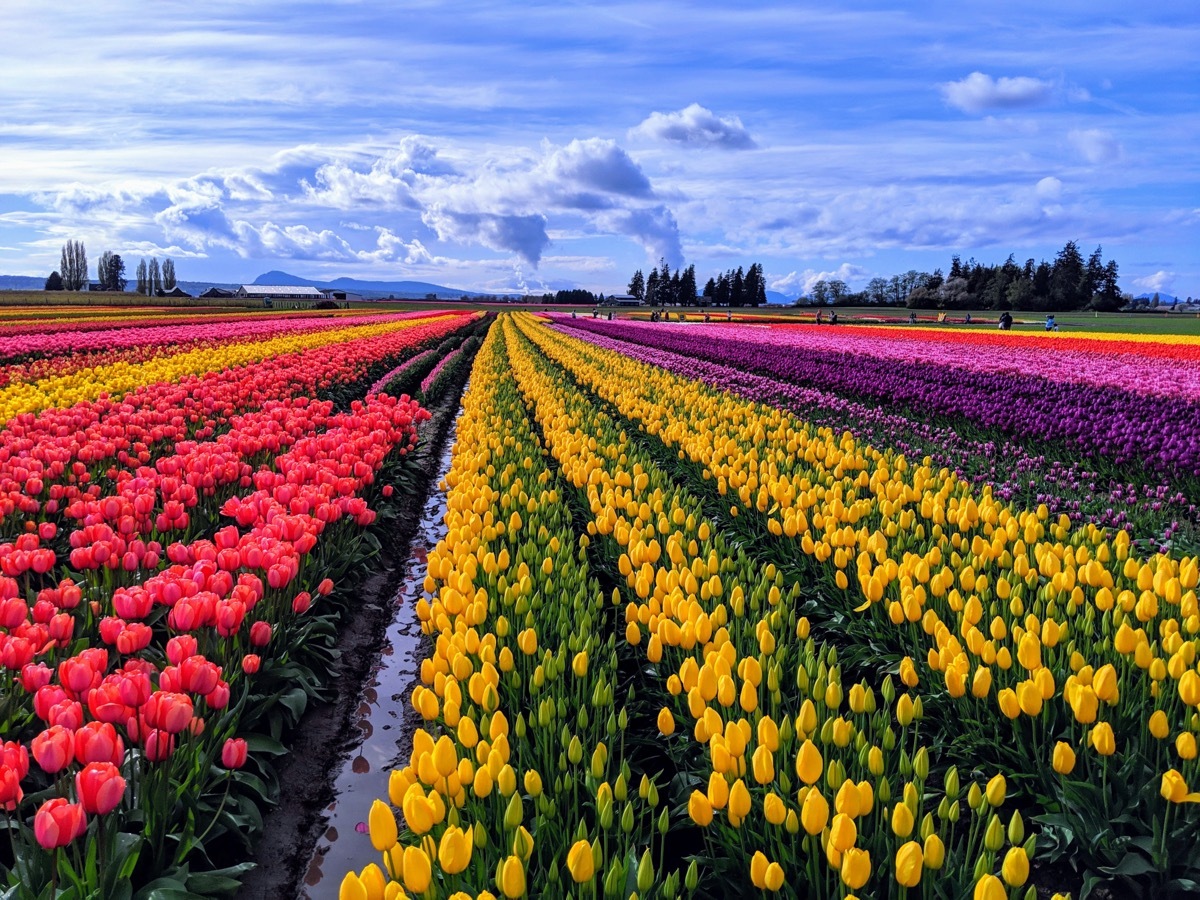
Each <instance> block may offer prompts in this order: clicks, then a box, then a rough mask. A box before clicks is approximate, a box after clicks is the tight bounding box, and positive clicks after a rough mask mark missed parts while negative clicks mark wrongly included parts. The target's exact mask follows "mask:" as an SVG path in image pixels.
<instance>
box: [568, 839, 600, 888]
mask: <svg viewBox="0 0 1200 900" xmlns="http://www.w3.org/2000/svg"><path fill="white" fill-rule="evenodd" d="M567 870H568V871H569V872H570V873H571V877H572V878H573V879H574V880H575V883H576V884H583V883H584V882H585V881H591V880H592V878H593V877H594V876H595V874H596V863H595V860H594V858H593V856H592V845H591V843H590V842H589V841H582V840H581V841H576V842H575V843H574V844H572V845H571V849H570V850H568V851H567Z"/></svg>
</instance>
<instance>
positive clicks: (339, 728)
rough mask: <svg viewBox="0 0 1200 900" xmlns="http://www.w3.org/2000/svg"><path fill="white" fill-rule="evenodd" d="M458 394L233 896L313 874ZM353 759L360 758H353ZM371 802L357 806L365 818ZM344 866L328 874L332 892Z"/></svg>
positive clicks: (262, 896)
mask: <svg viewBox="0 0 1200 900" xmlns="http://www.w3.org/2000/svg"><path fill="white" fill-rule="evenodd" d="M459 396H460V394H459V393H458V392H454V391H452V392H450V393H448V395H447V397H446V399H445V400H443V402H442V403H441V404H440V405H439V406H438V407H437V408H436V409H433V410H431V411H432V412H433V414H434V415H433V418H432V419H430V420H429V422H427V423H426V424H425V426H424V430H425V434H426V436H427V443H425V444H424V446H423V448H422V449H421V450H420V451H419V454H418V456H417V457H416V461H417V478H416V481H415V490H414V491H413V492H412V493H411V494H409V495H407V496H406V497H405V498H404V500H403V501H402V502H401V504H400V505H399V507H398V510H397V513H398V514H397V516H396V522H397V523H398V525H397V527H396V529H395V530H394V531H393V533H392V534H391V535H389V536H388V539H387V540H385V541H384V545H385V546H384V548H383V551H382V554H381V559H380V562H379V564H378V568H377V569H376V571H374V572H373V573H372V574H371V575H369V576H368V577H367V578H366V580H365V581H364V582H363V583H362V584H361V586H360V587H359V593H360V598H361V600H360V602H359V603H358V604H356V605H355V606H354V607H353V609H354V612H353V614H352V615H349V616H348V617H347V618H346V620H345V621H344V622H343V623H342V625H341V636H340V638H339V640H338V645H337V647H338V650H339V651H340V654H341V655H340V657H339V659H338V662H337V665H336V667H335V670H334V672H333V673H332V676H331V678H330V683H331V685H332V687H333V689H334V691H335V692H336V693H335V695H334V697H333V699H332V700H331V701H330V702H328V703H321V704H315V705H313V706H310V708H309V710H308V712H307V713H305V715H304V718H303V719H302V720H301V722H300V724H299V726H298V727H297V729H296V731H295V734H294V736H293V739H292V743H291V747H290V752H289V753H288V755H287V757H286V758H285V759H284V761H283V763H282V764H281V766H280V769H279V786H280V791H279V795H280V799H279V804H278V806H276V807H275V808H274V809H272V810H271V811H270V812H269V813H267V814H266V815H265V818H264V829H263V834H262V835H261V837H260V838H259V840H258V842H257V845H256V848H255V853H254V855H253V857H252V858H251V861H252V862H254V863H255V868H254V869H252V870H251V871H250V872H248V873H247V874H246V875H245V876H244V877H243V879H242V888H241V890H240V891H239V892H238V894H237V897H238V900H284V898H296V897H302V896H304V894H303V891H304V884H305V880H306V877H310V878H311V872H310V869H311V866H312V865H314V864H316V865H318V869H317V875H318V877H319V876H320V870H319V860H316V861H314V848H316V846H317V843H318V841H319V840H321V839H322V837H323V836H325V837H326V839H327V840H328V839H329V838H330V837H332V838H333V839H336V837H337V835H336V834H333V835H331V836H330V835H327V834H326V833H327V832H328V831H329V830H330V829H329V827H328V824H327V820H326V813H327V811H328V810H330V809H331V808H332V806H333V805H334V804H335V803H336V801H337V796H336V793H335V790H334V787H335V782H336V780H337V778H338V776H339V774H340V773H341V771H342V770H343V768H344V767H345V764H346V761H347V759H348V756H349V754H350V753H351V752H352V751H353V749H354V748H356V747H357V746H358V745H359V743H360V741H361V739H362V737H363V734H362V731H361V728H360V726H359V719H360V718H361V714H362V707H363V705H364V704H373V703H375V702H376V701H377V700H378V698H377V697H374V696H371V694H370V693H369V691H370V688H369V683H370V680H371V678H372V676H373V674H374V673H375V672H376V671H377V670H378V668H379V661H380V655H381V653H382V652H385V651H387V650H390V645H389V643H388V627H389V625H391V624H392V620H393V616H394V614H395V608H394V605H393V602H392V600H393V598H394V597H395V596H396V595H397V587H398V585H399V584H400V582H401V580H402V578H403V577H404V574H405V572H404V570H405V568H406V563H408V562H409V560H410V553H409V548H410V545H411V544H412V543H413V539H414V537H415V536H416V533H417V529H418V527H419V525H420V521H421V514H422V509H423V507H424V505H425V503H426V499H427V497H428V495H429V493H430V491H431V489H433V488H435V487H436V485H435V484H434V479H435V477H436V475H437V471H438V468H439V464H440V461H441V458H442V452H443V449H444V444H445V441H446V437H447V435H448V433H449V432H450V426H451V424H452V423H453V421H454V419H455V418H456V417H457V415H458V411H459ZM403 708H404V709H405V710H406V712H404V713H399V716H400V723H399V728H398V734H397V739H398V740H397V753H398V754H399V753H403V752H404V747H403V744H404V743H405V742H407V741H411V734H412V731H413V728H414V727H415V720H416V718H417V716H416V713H415V712H414V711H413V710H412V708H411V706H410V705H408V704H403ZM356 762H357V761H356ZM368 808H369V804H368V805H367V806H364V807H363V809H362V817H363V818H365V816H366V812H367V809H368ZM342 874H343V873H342V872H338V873H336V877H335V875H334V874H333V873H331V874H330V875H329V876H328V877H327V878H326V879H325V880H326V881H327V882H328V883H329V884H330V885H332V891H333V892H334V893H333V895H334V896H336V892H337V886H338V884H339V883H340V881H341V875H342Z"/></svg>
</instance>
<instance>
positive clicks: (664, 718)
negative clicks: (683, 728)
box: [658, 706, 675, 737]
mask: <svg viewBox="0 0 1200 900" xmlns="http://www.w3.org/2000/svg"><path fill="white" fill-rule="evenodd" d="M658 730H659V732H660V733H661V734H664V735H667V736H668V737H669V736H670V735H672V734H674V733H675V717H674V716H673V715H671V711H670V710H669V709H667V708H666V707H665V706H664V707H663V708H662V709H660V710H659V711H658Z"/></svg>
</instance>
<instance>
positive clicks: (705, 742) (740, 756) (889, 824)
mask: <svg viewBox="0 0 1200 900" xmlns="http://www.w3.org/2000/svg"><path fill="white" fill-rule="evenodd" d="M519 321H520V325H519V327H518V325H516V324H514V323H513V322H512V321H508V322H506V323H505V324H504V326H503V327H504V329H505V335H506V340H507V342H508V346H509V355H510V359H511V361H512V365H513V369H514V371H515V372H516V374H517V379H518V382H519V384H520V387H521V390H522V393H523V394H524V396H525V398H526V401H527V403H528V405H529V406H530V408H531V410H532V411H533V414H534V417H535V419H536V421H537V423H538V425H539V427H540V429H541V430H542V433H543V434H544V435H545V439H546V443H547V447H548V449H549V450H550V452H551V453H552V455H553V456H554V457H555V458H556V459H557V461H558V463H559V465H560V466H561V467H562V471H563V474H564V476H565V477H566V479H567V480H568V481H569V482H570V483H571V484H572V485H573V486H574V487H575V489H576V490H578V491H580V492H581V493H582V494H584V495H585V497H586V501H585V502H586V504H587V506H588V508H589V510H590V512H591V514H592V516H593V519H592V521H590V522H588V523H587V530H588V532H589V534H590V535H594V536H597V538H598V540H599V542H600V546H601V547H603V548H605V549H606V551H607V552H608V553H609V554H610V555H611V557H612V559H613V561H614V563H615V565H616V568H617V571H618V572H619V573H620V575H621V576H623V577H624V587H623V591H622V593H623V597H624V598H625V606H624V608H625V621H626V627H625V633H626V640H627V642H628V644H629V645H632V646H635V647H638V653H639V654H640V655H641V656H642V659H643V661H644V662H643V664H644V663H649V664H650V666H651V669H652V671H653V672H654V674H655V680H656V682H657V683H653V682H652V683H651V684H650V685H649V686H648V687H649V689H650V690H651V691H653V692H654V694H655V696H657V697H660V698H661V701H662V702H663V704H664V705H663V707H662V709H661V711H660V713H659V716H658V728H659V730H660V732H661V734H662V735H663V736H664V737H665V738H666V740H667V741H668V742H669V744H670V745H671V746H672V747H674V748H675V749H676V762H677V764H678V765H679V766H680V768H681V770H682V774H683V775H684V777H685V779H686V780H687V782H688V783H689V785H694V787H693V788H692V789H691V791H690V796H688V799H687V809H688V813H689V817H690V819H691V821H692V822H693V823H695V825H697V826H700V827H701V828H702V829H704V835H705V838H704V848H705V852H704V854H703V858H704V859H705V863H704V866H703V867H702V868H703V869H710V870H711V872H710V873H706V874H711V875H712V876H714V880H717V879H723V880H724V881H725V882H726V884H727V889H729V890H733V891H736V892H744V891H745V890H748V889H750V888H757V889H760V890H765V891H768V892H771V893H774V892H781V891H787V892H789V893H791V894H792V895H801V896H813V897H843V896H849V895H850V892H851V891H858V890H865V891H868V892H870V893H871V895H873V896H889V895H892V894H896V893H898V894H900V895H903V894H906V893H908V892H909V891H912V892H914V894H919V895H922V896H939V894H938V893H937V892H938V891H945V890H952V889H951V888H950V887H949V886H951V885H953V886H954V887H955V888H957V889H958V890H959V891H960V892H961V891H963V890H965V891H967V892H970V891H972V890H975V891H977V892H978V893H979V895H980V896H985V897H994V896H1006V892H1007V886H1011V887H1012V888H1014V889H1015V888H1019V887H1021V886H1023V885H1024V884H1025V881H1026V880H1027V878H1028V874H1029V857H1030V855H1031V854H1032V851H1033V844H1032V839H1030V840H1026V835H1025V829H1024V823H1023V820H1022V818H1021V816H1020V814H1019V813H1018V814H1015V815H1013V816H1012V817H1011V818H1010V819H1009V821H1008V824H1007V828H1006V827H1005V824H1004V822H1003V821H1002V819H1001V817H1000V815H999V814H998V813H997V812H996V808H997V807H999V806H1000V805H1001V804H1002V803H1003V802H1004V799H1005V793H1006V784H1005V780H1004V778H1003V777H1001V776H996V777H994V778H993V779H992V780H991V781H990V783H989V784H988V788H987V791H986V792H985V791H984V790H983V789H982V788H981V785H980V784H978V783H975V784H972V786H971V788H970V790H969V791H968V792H967V801H968V808H969V810H970V812H969V813H967V815H966V816H965V817H963V810H962V807H961V800H960V793H961V784H960V777H959V774H958V771H957V770H956V769H953V768H951V769H950V770H949V771H947V772H946V775H945V778H944V780H943V784H942V785H941V786H938V785H935V784H933V783H932V782H931V781H929V780H928V779H929V768H930V751H929V748H928V747H926V746H924V745H923V742H922V740H921V734H920V727H921V725H920V723H921V718H922V706H923V704H922V701H921V698H920V697H919V696H916V695H914V694H912V693H908V692H906V693H902V694H900V695H899V696H897V693H896V690H895V687H894V683H893V681H892V679H890V678H884V679H882V681H881V682H880V685H879V691H878V693H877V692H876V690H875V688H874V686H872V685H871V684H869V683H867V682H859V683H855V684H849V685H847V684H844V683H843V680H842V674H841V668H840V666H839V665H838V664H837V654H836V652H835V651H834V650H833V649H832V648H827V647H824V646H817V645H815V644H814V642H813V641H812V640H811V639H810V638H809V624H808V621H807V620H806V619H804V618H800V617H798V615H797V613H796V609H795V605H796V599H797V595H798V586H797V585H794V584H793V586H792V588H791V589H790V590H781V588H783V586H784V581H783V577H782V575H781V573H779V572H777V571H776V570H775V567H774V566H767V567H765V568H764V567H762V566H760V565H758V564H757V563H756V562H755V561H754V560H753V559H752V558H750V557H747V556H746V555H745V554H744V553H742V552H740V551H736V550H734V548H733V547H732V546H731V545H729V544H728V543H727V542H726V541H725V539H724V538H723V536H722V535H721V534H720V533H719V532H718V531H717V530H716V529H715V528H713V527H712V524H711V523H710V522H709V521H708V520H706V519H705V517H704V516H703V515H702V514H701V512H700V503H699V501H698V500H697V499H696V498H695V497H694V496H692V495H691V494H690V493H689V492H688V491H687V490H686V489H685V488H683V487H681V486H679V485H677V484H675V483H673V482H672V480H671V479H670V477H669V476H668V475H667V474H666V473H665V472H664V471H663V470H662V469H661V468H660V467H658V466H657V465H656V464H655V462H654V461H653V459H652V458H651V456H650V455H649V454H648V453H647V452H646V450H645V449H644V448H643V447H642V446H641V445H640V443H639V440H638V438H636V437H635V438H632V439H631V438H630V436H629V435H628V434H626V433H625V432H624V431H622V430H621V428H620V425H619V424H618V423H617V422H615V421H613V420H612V419H611V418H610V417H609V416H608V415H607V414H606V413H605V412H604V411H603V410H598V409H597V407H596V405H595V404H594V403H593V402H590V400H589V399H588V398H586V397H584V396H582V395H581V394H580V392H579V391H578V389H577V388H576V387H575V385H574V384H573V383H572V379H571V378H570V376H569V374H568V373H566V372H564V371H563V370H562V369H560V368H558V367H557V366H556V365H554V364H553V363H551V362H550V361H549V360H548V359H546V358H545V357H544V356H542V355H541V353H540V352H539V346H541V347H544V346H545V342H546V341H547V340H549V337H548V335H547V334H546V333H545V332H544V330H542V329H540V328H539V327H538V326H536V325H535V324H533V321H532V320H531V319H529V318H520V319H519ZM535 344H536V345H538V346H535ZM678 720H682V721H684V722H688V723H690V728H689V731H690V737H689V736H688V735H686V734H683V733H677V731H676V729H677V721H678ZM960 818H962V820H963V821H962V824H961V825H960V824H958V823H959V822H960ZM1006 844H1008V845H1009V846H1008V849H1007V851H1006V852H1004V853H1001V851H1002V850H1003V849H1004V847H1005V845H1006ZM997 864H999V873H1000V874H999V876H998V875H996V874H994V872H995V871H996V869H997Z"/></svg>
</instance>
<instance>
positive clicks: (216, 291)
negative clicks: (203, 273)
mask: <svg viewBox="0 0 1200 900" xmlns="http://www.w3.org/2000/svg"><path fill="white" fill-rule="evenodd" d="M232 296H233V291H227V290H225V288H219V287H210V288H209V289H208V290H207V291H205V292H204V293H203V294H201V295H200V298H199V299H201V300H228V299H229V298H230V297H232Z"/></svg>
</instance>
